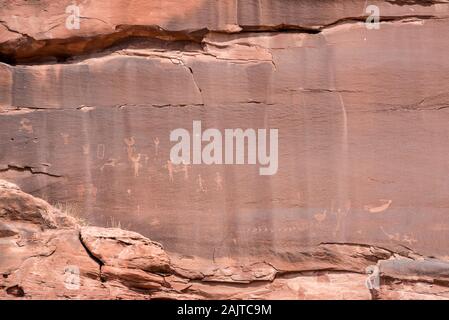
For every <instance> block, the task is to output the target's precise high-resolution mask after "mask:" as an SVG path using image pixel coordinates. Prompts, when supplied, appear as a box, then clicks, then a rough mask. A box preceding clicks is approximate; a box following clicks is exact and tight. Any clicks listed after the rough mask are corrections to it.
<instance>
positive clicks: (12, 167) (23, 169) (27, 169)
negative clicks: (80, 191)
mask: <svg viewBox="0 0 449 320" xmlns="http://www.w3.org/2000/svg"><path fill="white" fill-rule="evenodd" d="M11 170H12V171H19V172H29V173H31V174H42V175H46V176H49V177H53V178H62V177H63V176H62V175H59V174H54V173H49V172H44V171H39V170H36V168H35V167H31V166H23V167H22V166H17V165H11V164H9V165H8V167H7V168H5V169H0V172H6V171H11Z"/></svg>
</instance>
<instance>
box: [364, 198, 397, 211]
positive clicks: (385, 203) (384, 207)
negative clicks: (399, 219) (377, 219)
mask: <svg viewBox="0 0 449 320" xmlns="http://www.w3.org/2000/svg"><path fill="white" fill-rule="evenodd" d="M380 201H381V202H383V204H382V205H380V206H375V205H370V204H368V205H366V206H364V207H363V209H364V210H365V211H368V212H371V213H381V212H384V211H385V210H387V209H388V208H389V207H390V205H391V204H392V203H393V201H392V200H384V199H381V200H380Z"/></svg>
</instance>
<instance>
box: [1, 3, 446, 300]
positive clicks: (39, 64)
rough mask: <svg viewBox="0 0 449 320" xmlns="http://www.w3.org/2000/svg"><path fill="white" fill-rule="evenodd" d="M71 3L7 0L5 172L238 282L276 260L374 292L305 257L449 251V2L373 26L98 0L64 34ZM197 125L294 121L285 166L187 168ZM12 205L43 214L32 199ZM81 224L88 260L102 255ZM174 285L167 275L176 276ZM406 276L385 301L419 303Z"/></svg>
mask: <svg viewBox="0 0 449 320" xmlns="http://www.w3.org/2000/svg"><path fill="white" fill-rule="evenodd" d="M70 4H72V2H71V1H62V0H58V1H39V2H34V1H33V2H30V1H16V0H12V1H0V61H1V62H0V111H1V113H0V141H1V147H0V178H2V179H6V180H8V181H11V182H14V183H15V184H17V185H18V186H20V188H22V190H23V191H25V192H27V193H30V194H32V195H33V196H37V197H41V198H43V199H45V200H47V201H48V202H49V203H52V204H63V206H65V207H70V208H72V209H73V210H75V211H77V212H78V213H79V215H80V216H81V217H82V218H83V219H84V220H85V221H87V222H88V224H89V225H91V226H98V227H122V228H124V229H128V230H130V231H133V232H139V233H140V234H142V235H143V236H144V237H148V238H151V240H154V241H157V242H159V243H162V244H163V245H164V248H165V250H167V252H169V253H170V254H172V255H173V257H175V256H176V257H178V258H179V259H178V260H179V262H180V263H187V264H193V265H196V264H197V263H199V264H200V265H201V266H207V265H209V264H210V265H215V264H216V263H218V264H220V265H224V266H227V267H228V268H231V270H233V271H232V274H234V272H235V273H236V274H237V275H236V276H235V277H234V278H235V279H244V280H245V281H247V280H248V277H250V278H251V277H256V276H255V274H259V271H255V270H253V269H252V267H250V266H254V268H256V267H257V268H262V270H263V271H261V272H260V273H261V274H262V276H261V277H262V278H264V279H265V278H270V279H272V278H273V277H274V276H273V274H274V273H276V272H274V271H273V270H272V269H270V268H272V267H271V266H275V268H276V270H285V271H287V270H293V271H298V266H304V265H307V268H308V269H307V270H317V272H321V271H320V270H329V269H338V270H340V269H341V268H343V269H344V270H346V271H351V272H352V271H354V270H356V271H355V272H356V273H348V274H344V275H343V274H342V275H340V274H339V273H336V274H331V275H326V276H327V277H329V279H330V280H329V282H327V280H326V281H324V282H323V281H321V280H323V277H321V276H320V277H321V278H317V279H318V280H320V281H319V283H315V282H314V281H315V280H316V279H315V278H314V276H313V277H309V276H308V275H307V277H308V278H307V279H306V280H304V281H309V282H307V283H308V284H310V286H312V287H313V288H314V289H313V290H318V291H314V292H315V293H316V294H317V295H318V296H320V295H322V293H320V290H322V291H326V292H327V291H329V290H328V289H326V288H327V286H331V285H333V286H337V287H339V286H340V285H343V284H344V283H345V282H346V281H347V280H346V277H349V278H351V279H352V280H353V281H355V283H357V286H360V290H361V291H358V290H356V291H357V292H363V294H362V296H360V297H362V298H367V297H368V298H369V297H371V295H370V294H369V292H368V293H367V292H366V291H365V289H366V288H365V284H364V282H365V279H366V275H365V274H364V273H365V267H367V266H369V265H370V263H368V262H367V261H365V260H363V259H362V260H360V259H359V257H356V258H355V260H354V261H353V260H351V259H349V260H348V259H346V258H345V261H344V262H345V263H349V264H350V267H347V266H341V265H340V260H339V259H334V258H328V257H327V255H324V258H322V259H321V258H320V259H315V258H313V259H312V258H309V257H310V255H312V256H313V254H310V255H309V254H302V253H303V252H313V253H314V252H318V257H322V255H323V254H322V253H320V252H321V250H323V246H324V248H326V250H327V248H328V246H329V245H331V246H337V247H338V248H344V251H345V250H350V249H351V250H352V249H353V247H352V246H355V248H357V250H359V249H360V248H366V247H365V246H367V248H371V246H372V247H374V248H383V249H382V250H387V252H389V253H388V254H386V253H385V252H383V253H379V255H380V256H378V255H377V254H376V257H377V258H375V259H374V258H369V259H368V261H372V264H376V262H377V260H379V259H381V260H385V259H389V258H390V256H389V255H391V252H395V253H398V252H402V251H401V250H406V251H407V252H408V251H410V252H412V251H413V252H419V254H421V255H423V256H432V257H435V258H437V259H440V260H442V261H444V260H447V259H448V257H449V251H448V243H449V236H448V235H449V233H448V230H449V215H448V214H447V210H448V207H449V202H448V199H447V194H449V185H448V183H447V178H446V177H447V173H448V170H449V161H448V160H449V156H448V155H449V142H448V137H449V126H448V125H447V123H448V120H449V113H448V109H447V107H448V106H449V91H448V87H447V83H449V82H448V81H449V60H448V59H447V52H449V38H448V36H447V33H446V32H445V31H444V30H449V20H448V18H449V4H448V3H446V2H445V1H370V4H372V5H376V6H378V7H379V9H380V13H381V23H380V28H379V29H373V30H371V29H368V28H367V27H366V25H365V23H364V22H365V20H366V17H367V15H368V13H366V10H365V9H366V8H365V3H364V1H351V0H335V1H331V0H329V1H312V0H310V1H279V0H264V1H219V2H217V1H200V0H197V1H184V2H182V3H179V1H163V2H161V1H148V0H145V1H144V0H142V1H132V2H129V1H121V0H113V1H107V2H100V1H93V0H92V1H85V2H84V3H83V4H81V5H80V14H81V20H80V29H79V30H69V29H67V28H66V19H67V16H68V14H67V13H66V7H67V6H68V5H70ZM194 120H200V121H202V126H203V129H204V130H205V129H207V128H217V129H220V130H224V129H226V128H243V129H246V128H254V129H259V128H267V129H268V128H276V129H279V167H278V171H277V174H275V175H272V176H261V175H259V166H258V165H227V166H225V165H186V166H183V165H173V164H172V163H170V162H169V159H170V157H169V153H170V148H171V147H172V145H173V143H172V142H170V140H169V136H170V132H171V131H172V130H174V129H177V128H185V129H187V130H189V131H192V122H193V121H194ZM5 201H6V200H3V199H2V200H1V201H0V202H2V203H4V205H8V202H7V201H6V202H5ZM2 205H3V204H2ZM8 212H9V211H8ZM13 213H14V214H15V215H16V217H20V219H24V220H27V219H31V218H30V214H31V217H32V219H37V218H36V217H35V216H34V215H33V214H34V213H30V211H29V208H26V207H25V208H19V209H17V210H15V211H13ZM10 214H12V213H7V215H6V216H4V217H5V219H10V218H9V217H10ZM25 217H26V218H25ZM2 218H3V216H2ZM41 218H42V219H44V220H45V219H47V220H45V223H46V225H48V226H52V224H54V223H55V222H54V221H52V220H51V218H50V216H48V217H47V216H45V215H44V216H42V217H41ZM41 218H39V219H41ZM48 219H50V220H48ZM44 220H42V221H41V220H39V221H40V222H39V223H43V221H44ZM33 221H34V220H33ZM64 232H66V233H65V234H64V237H67V239H72V240H70V241H69V240H67V241H63V245H64V246H68V245H69V244H70V243H71V241H73V243H74V244H73V246H75V247H76V248H75V247H73V252H72V253H71V255H78V253H76V252H85V251H83V250H84V249H83V247H82V246H81V247H80V244H79V241H78V235H76V234H75V233H74V232H73V231H70V232H69V231H64ZM81 234H82V233H81ZM89 239H90V238H89ZM55 241H60V239H56V240H55ZM145 241H146V240H145ZM148 241H149V240H148ZM103 245H105V246H106V247H108V248H109V244H108V242H105V243H103V244H102V245H101V246H100V248H102V246H103ZM55 246H56V247H57V246H58V245H57V244H55ZM340 246H342V247H340ZM348 246H349V247H348ZM348 248H349V249H348ZM401 248H402V249H401ZM63 250H66V249H63ZM67 250H69V251H70V250H72V249H67ZM111 250H112V249H111ZM136 250H137V249H136ZM142 250H143V249H142ZM155 250H156V249H155ZM398 250H399V251H398ZM92 252H93V251H92ZM138 252H141V251H140V249H138V251H136V252H135V253H136V254H138ZM144 252H146V251H145V250H144ZM151 252H153V251H151ZM338 252H340V249H338ZM345 252H346V251H345ZM130 254H134V253H132V252H131V253H130ZM346 254H348V255H349V256H352V254H351V253H346ZM93 255H94V257H96V258H97V259H98V260H99V261H102V263H105V268H106V270H107V271H105V273H104V275H105V277H108V278H109V279H114V281H116V279H121V280H117V281H116V282H117V283H119V284H120V286H121V285H124V286H125V287H129V286H131V287H132V286H133V285H134V284H135V283H139V284H140V283H142V282H143V283H146V282H145V281H147V280H144V279H146V277H147V274H146V273H145V274H141V272H148V271H149V270H146V269H145V268H144V267H143V265H147V264H149V265H151V263H152V262H151V261H152V260H151V259H150V260H148V261H147V260H145V259H144V260H142V261H139V262H138V263H137V265H136V266H134V267H133V268H137V269H132V270H128V269H129V268H126V269H120V268H121V267H122V266H121V265H120V261H118V260H117V259H116V258H115V256H114V257H111V260H110V261H109V260H108V261H109V262H110V265H108V263H106V262H105V261H103V260H102V258H101V257H99V256H97V255H96V254H93ZM363 255H365V254H363ZM51 257H53V255H52V256H51ZM186 257H187V258H186ZM87 258H89V257H86V259H87ZM52 259H53V258H52ZM55 259H56V258H55ZM173 259H174V258H173ZM87 261H89V262H88V263H89V265H92V266H93V267H95V268H93V269H92V270H96V271H95V272H97V271H98V270H97V269H98V268H97V266H96V265H95V264H94V262H95V261H94V262H92V259H90V260H87ZM97 262H98V261H97ZM261 263H262V265H261ZM263 263H267V265H265V264H263ZM142 264H143V265H142ZM175 264H176V263H175ZM236 266H237V267H236ZM242 266H245V268H247V269H245V271H242V270H240V269H239V268H242ZM248 266H249V267H248ZM395 266H396V265H395ZM61 267H62V264H61ZM89 268H90V267H89ZM117 268H118V269H117ZM198 268H200V267H198ZM198 268H188V269H189V270H190V271H189V272H188V274H190V276H191V274H196V275H197V276H198V272H200V271H198V270H199V269H198ZM234 268H237V269H234ZM410 268H411V269H410V270H414V269H413V267H410ZM192 269H193V270H196V271H192ZM200 269H201V268H200ZM89 270H90V269H89ZM136 270H139V271H136ZM142 270H143V271H142ZM257 270H258V269H257ZM301 270H303V269H301ZM388 270H390V269H388ZM407 270H409V269H407ZM432 270H433V269H432ZM203 271H204V270H203ZM203 271H201V272H203ZM86 272H87V271H86ZM92 272H94V271H88V273H89V274H92ZM204 272H205V273H201V274H202V275H203V277H206V278H207V277H211V278H212V279H216V278H217V277H218V278H220V277H222V273H223V274H224V275H225V276H226V274H227V271H223V272H221V271H220V272H218V273H214V272H212V273H211V274H209V273H208V272H209V271H204ZM389 272H392V271H389ZM248 274H250V275H251V276H249V275H248ZM320 274H321V273H320ZM393 274H394V272H393ZM431 274H433V273H432V272H431ZM178 276H179V275H178V273H176V275H173V277H178ZM301 276H303V275H302V274H301ZM135 277H137V278H138V279H137V280H136V279H135ZM149 277H150V276H149ZM150 278H151V277H150ZM156 278H157V277H156ZM156 278H151V280H148V281H149V282H151V285H150V286H154V287H157V288H160V287H163V288H165V287H166V282H164V281H160V279H159V278H157V279H156ZM88 279H89V281H91V280H92V279H93V278H92V277H90V278H88ZM123 279H126V280H123ZM158 279H159V280H158ZM276 279H278V278H276ZM178 280H179V279H177V280H176V281H177V282H179V283H181V284H180V286H181V287H183V286H184V284H183V283H184V279H183V280H179V281H178ZM281 280H282V281H283V282H282V281H281ZM318 280H317V281H318ZM92 281H94V280H92ZM165 281H167V280H165ZM233 281H234V280H233ZM279 281H281V282H282V283H285V286H287V287H288V286H293V287H295V288H296V287H298V288H299V287H300V285H298V286H296V285H290V284H288V281H287V279H283V278H279ZM298 281H299V280H298ZM301 281H302V280H301ZM404 281H406V282H405V284H404V285H403V289H402V291H400V292H399V291H398V292H396V293H394V292H393V291H391V292H389V291H384V292H383V293H382V294H383V295H384V296H385V297H390V298H406V297H407V293H406V292H409V291H410V290H411V291H413V288H412V287H413V284H409V282H407V280H404ZM130 283H131V284H130ZM323 283H326V285H323ZM195 285H196V284H195ZM198 285H200V284H198ZM201 285H203V284H201ZM393 285H394V283H393V284H392V286H393ZM410 286H412V287H410ZM152 288H153V287H152ZM223 288H225V287H223ZM364 288H365V289H364ZM15 290H16V289H15ZM17 290H18V289H17ZM17 290H16V291H17ZM198 290H199V291H201V290H202V289H201V288H199V289H198ZM216 290H218V291H217V292H216V293H215V294H217V295H220V297H229V295H227V293H226V292H227V291H225V289H223V291H220V290H219V289H216ZM227 290H229V292H231V291H232V290H235V294H239V293H241V287H238V288H235V287H232V288H228V289H227ZM270 290H271V289H270ZM311 290H312V289H311ZM351 290H352V289H351ZM392 290H393V289H392ZM100 291H101V290H99V292H98V295H99V297H100V296H101V295H103V294H104V296H105V297H106V296H108V295H109V294H110V293H108V292H109V291H107V290H106V291H104V292H103V291H101V292H100ZM300 291H301V290H300ZM335 291H338V292H340V293H341V292H344V290H339V289H338V290H335ZM441 291H442V292H444V290H443V289H442V290H441ZM25 292H26V290H25ZM301 292H302V291H301ZM404 292H405V293H404ZM197 293H198V292H194V293H193V294H197ZM170 294H172V293H170ZM352 294H353V293H351V292H349V293H348V295H349V296H346V298H347V297H352ZM420 294H421V296H420ZM428 294H429V295H432V294H433V293H432V292H427V291H425V290H424V291H422V292H421V291H420V292H417V293H416V295H417V296H416V297H415V298H419V297H424V296H426V295H428ZM221 295H223V296H221ZM31 296H32V295H31ZM268 296H269V294H268ZM268 296H267V297H268ZM49 297H50V296H49ZM101 297H103V296H101ZM285 297H286V298H298V297H304V298H313V294H311V295H307V294H305V293H304V295H303V296H301V294H299V295H298V294H296V293H295V294H293V295H289V294H286V295H285ZM330 298H337V297H335V296H333V297H330ZM340 298H345V297H340Z"/></svg>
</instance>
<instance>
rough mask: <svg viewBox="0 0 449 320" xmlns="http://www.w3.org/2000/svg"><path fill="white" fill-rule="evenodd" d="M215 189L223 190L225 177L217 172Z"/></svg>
mask: <svg viewBox="0 0 449 320" xmlns="http://www.w3.org/2000/svg"><path fill="white" fill-rule="evenodd" d="M214 180H215V187H216V190H217V191H221V190H223V177H222V176H221V174H220V172H215V179H214Z"/></svg>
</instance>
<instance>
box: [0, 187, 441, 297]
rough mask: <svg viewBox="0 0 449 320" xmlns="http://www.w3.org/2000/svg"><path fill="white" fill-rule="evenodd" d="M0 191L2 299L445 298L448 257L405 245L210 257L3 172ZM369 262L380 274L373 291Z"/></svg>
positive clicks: (338, 246) (340, 246)
mask: <svg viewBox="0 0 449 320" xmlns="http://www.w3.org/2000/svg"><path fill="white" fill-rule="evenodd" d="M0 196H1V200H2V201H1V202H2V206H1V209H0V248H1V252H2V255H1V259H0V275H1V277H0V299H151V298H165V299H398V298H400V299H426V298H431V299H440V298H441V299H447V298H449V296H448V294H447V285H448V281H449V273H448V266H449V262H447V261H442V260H436V259H434V258H426V257H423V256H420V255H419V254H417V253H414V252H412V251H410V250H408V249H404V248H403V249H402V250H397V252H395V251H392V250H390V249H386V248H378V247H374V246H369V245H355V244H324V243H323V244H321V245H319V246H318V247H316V248H313V249H310V250H304V251H298V252H294V253H293V252H292V253H290V255H289V259H290V263H287V264H285V263H282V262H281V261H278V262H273V263H267V262H266V261H262V260H259V261H257V258H256V257H255V260H254V261H253V262H252V263H249V262H248V264H246V265H243V264H237V263H236V262H235V261H229V260H227V261H221V260H220V261H215V262H214V263H210V262H209V261H204V260H201V259H198V258H193V257H186V256H179V255H177V254H169V253H167V252H166V251H165V250H164V248H163V247H162V245H161V244H159V243H157V242H154V241H151V240H150V239H148V238H145V237H144V236H142V235H140V234H138V233H136V232H131V231H126V230H122V229H119V228H100V227H93V226H80V225H79V221H77V220H76V219H74V218H73V217H70V216H67V215H66V214H65V213H63V212H61V211H60V210H58V209H55V208H53V207H52V206H50V205H49V204H48V203H46V202H45V201H43V200H41V199H38V198H35V197H33V196H30V195H29V194H26V193H24V192H23V191H21V190H20V189H19V188H18V187H17V186H15V185H13V184H11V183H8V182H5V181H3V180H0ZM49 221H51V223H49ZM370 266H371V268H373V267H374V268H377V269H376V270H377V271H376V272H378V274H379V278H378V279H379V283H378V285H379V286H376V287H375V288H373V289H372V290H369V289H368V288H369V286H367V285H366V282H367V281H368V279H369V278H368V277H369V274H366V269H367V268H368V267H370Z"/></svg>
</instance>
